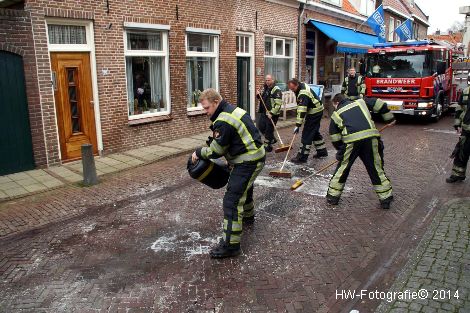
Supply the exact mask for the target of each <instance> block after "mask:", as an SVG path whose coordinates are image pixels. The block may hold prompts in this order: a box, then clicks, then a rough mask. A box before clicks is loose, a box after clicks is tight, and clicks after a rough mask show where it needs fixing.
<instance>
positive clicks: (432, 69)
mask: <svg viewBox="0 0 470 313" xmlns="http://www.w3.org/2000/svg"><path fill="white" fill-rule="evenodd" d="M451 60H452V52H451V50H450V49H449V48H448V47H446V46H443V45H440V44H438V43H435V42H431V41H427V40H425V41H406V42H392V43H379V44H375V45H374V47H373V49H369V51H368V52H367V61H366V62H367V73H366V78H365V81H366V85H367V96H368V97H377V98H381V99H383V100H384V101H386V102H387V104H388V106H389V108H390V109H391V111H392V112H393V113H398V114H408V115H413V116H420V117H426V118H430V119H432V120H434V121H438V120H439V118H440V117H441V116H442V114H443V113H444V112H445V111H447V110H448V108H449V104H450V97H451V91H452V63H451Z"/></svg>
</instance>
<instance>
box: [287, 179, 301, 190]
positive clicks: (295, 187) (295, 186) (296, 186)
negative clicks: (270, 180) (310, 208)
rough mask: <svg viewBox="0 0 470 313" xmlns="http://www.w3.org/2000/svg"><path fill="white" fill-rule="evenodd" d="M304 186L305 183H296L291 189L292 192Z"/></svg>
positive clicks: (299, 181)
mask: <svg viewBox="0 0 470 313" xmlns="http://www.w3.org/2000/svg"><path fill="white" fill-rule="evenodd" d="M303 184H304V182H303V181H301V180H298V181H296V182H295V183H294V184H293V185H292V186H291V187H290V190H296V189H297V188H299V187H300V186H302V185H303Z"/></svg>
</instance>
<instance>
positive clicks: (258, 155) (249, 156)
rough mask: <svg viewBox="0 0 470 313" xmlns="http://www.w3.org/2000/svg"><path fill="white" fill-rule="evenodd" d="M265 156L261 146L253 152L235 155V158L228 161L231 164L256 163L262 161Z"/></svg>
mask: <svg viewBox="0 0 470 313" xmlns="http://www.w3.org/2000/svg"><path fill="white" fill-rule="evenodd" d="M265 155H266V152H265V151H264V146H261V147H259V148H258V149H257V150H255V151H249V152H246V153H243V154H240V155H237V156H236V157H234V158H232V159H231V160H230V161H231V163H242V162H248V161H258V160H260V159H262V158H263V157H264V156H265Z"/></svg>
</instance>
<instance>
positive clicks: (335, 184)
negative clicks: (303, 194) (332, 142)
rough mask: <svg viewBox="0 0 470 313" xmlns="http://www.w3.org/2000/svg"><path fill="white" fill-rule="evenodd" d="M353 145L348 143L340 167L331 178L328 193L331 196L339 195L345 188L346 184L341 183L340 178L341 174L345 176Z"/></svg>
mask: <svg viewBox="0 0 470 313" xmlns="http://www.w3.org/2000/svg"><path fill="white" fill-rule="evenodd" d="M353 147H354V146H353V145H346V149H345V151H344V156H343V160H342V161H341V163H340V165H339V167H338V168H337V170H336V172H335V173H334V175H333V177H332V178H331V180H330V183H329V186H328V194H329V195H331V196H335V197H339V196H341V193H342V191H343V189H344V184H342V183H340V182H339V180H340V178H341V176H343V174H344V171H345V170H346V168H347V166H348V164H349V158H350V157H351V153H352V150H353Z"/></svg>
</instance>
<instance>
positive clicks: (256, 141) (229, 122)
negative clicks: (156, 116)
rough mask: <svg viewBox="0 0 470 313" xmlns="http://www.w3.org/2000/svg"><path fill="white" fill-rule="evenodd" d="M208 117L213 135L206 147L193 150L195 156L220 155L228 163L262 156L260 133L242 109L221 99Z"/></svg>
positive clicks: (211, 157)
mask: <svg viewBox="0 0 470 313" xmlns="http://www.w3.org/2000/svg"><path fill="white" fill-rule="evenodd" d="M211 121H212V125H211V129H212V131H213V133H214V134H213V138H214V139H213V140H212V142H211V143H210V145H209V147H202V148H198V149H197V150H196V154H197V156H198V157H199V158H202V159H216V158H220V157H222V156H224V157H225V158H226V159H227V161H228V162H229V163H230V164H238V163H243V162H256V161H260V160H264V158H265V151H264V145H263V142H262V140H261V135H260V133H259V131H258V129H257V128H256V126H255V124H254V123H253V121H252V119H251V117H250V116H249V115H248V114H247V113H246V111H244V110H243V109H241V108H237V107H236V106H234V105H231V104H229V103H228V102H226V101H225V100H222V101H221V102H220V104H219V106H218V108H217V110H216V111H215V112H214V115H213V116H211Z"/></svg>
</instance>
